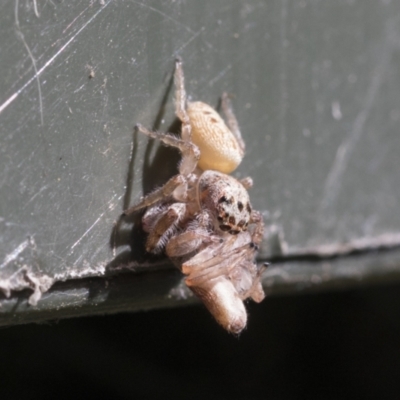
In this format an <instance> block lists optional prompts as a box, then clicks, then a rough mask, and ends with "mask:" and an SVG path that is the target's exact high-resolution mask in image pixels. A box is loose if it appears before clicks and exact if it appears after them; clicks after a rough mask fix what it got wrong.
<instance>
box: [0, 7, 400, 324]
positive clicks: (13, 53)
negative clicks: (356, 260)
mask: <svg viewBox="0 0 400 400" xmlns="http://www.w3.org/2000/svg"><path fill="white" fill-rule="evenodd" d="M0 20H1V23H0V32H1V35H2V42H1V45H0V71H1V76H2V79H1V80H0V131H1V138H2V141H1V143H2V145H1V148H0V171H1V175H0V176H1V178H0V193H1V202H0V226H1V230H0V232H1V234H0V288H1V289H2V291H3V292H4V294H5V295H7V296H8V295H10V296H11V297H10V299H8V300H7V299H6V297H5V296H4V297H1V304H2V313H3V317H2V318H5V320H7V321H9V315H10V314H9V311H10V310H13V312H17V311H18V310H19V308H18V307H21V310H22V309H23V310H26V309H27V308H26V307H31V308H30V309H29V310H31V311H32V310H35V307H32V306H28V305H27V301H28V299H30V300H29V301H30V303H31V304H34V303H36V302H37V301H38V300H39V299H40V297H41V294H42V293H46V291H47V290H48V289H49V288H50V287H51V286H52V285H53V284H54V283H55V282H59V281H67V284H68V285H72V287H73V286H74V285H75V284H76V285H78V283H74V282H72V283H70V281H71V279H75V278H85V277H86V278H87V277H99V276H104V275H106V276H107V275H112V274H113V273H114V272H115V271H118V270H120V269H121V270H123V269H127V268H132V267H134V266H136V263H139V264H140V263H142V262H143V257H142V256H143V254H142V253H141V250H140V249H141V243H142V240H143V237H142V236H141V234H140V232H137V231H136V230H135V229H134V227H133V226H134V224H133V222H134V221H128V222H126V223H121V224H117V226H115V223H116V221H118V218H119V215H120V213H121V211H122V210H123V209H124V208H126V207H127V206H128V205H129V204H131V203H133V202H134V201H135V200H136V199H138V198H139V197H140V195H141V194H142V193H143V191H145V192H146V191H148V190H150V189H151V188H152V187H154V185H157V184H158V183H160V182H163V181H165V179H166V178H167V177H168V176H170V175H171V174H172V173H173V171H174V169H175V167H176V163H177V161H178V156H177V154H176V153H174V152H171V151H169V150H167V149H165V148H161V149H157V146H151V145H149V144H148V142H147V140H146V139H144V138H143V137H133V136H132V131H133V126H134V125H135V123H137V122H141V123H142V124H144V125H145V126H149V127H151V126H157V127H158V128H159V129H160V130H166V129H168V128H171V129H176V127H175V125H174V123H173V122H174V116H173V109H172V97H173V96H172V95H173V93H172V91H171V88H170V85H169V84H170V76H171V72H172V68H173V60H174V58H175V56H176V55H180V56H181V57H182V58H183V60H184V69H185V73H186V84H187V90H188V93H189V94H190V95H191V96H192V97H193V98H196V99H201V100H203V101H206V102H209V103H210V104H217V101H218V97H219V95H220V94H221V92H222V91H224V90H225V91H228V92H230V93H232V94H234V96H235V97H234V101H233V102H234V107H235V111H236V114H237V117H238V120H239V123H240V125H241V129H242V132H243V136H244V138H245V140H246V143H247V155H246V157H245V159H244V160H243V163H242V164H241V166H240V167H239V169H238V170H237V172H235V175H236V176H246V175H250V176H252V177H253V179H254V182H255V185H254V188H253V189H252V190H251V198H252V202H253V206H254V208H256V209H259V210H261V211H263V214H264V218H265V221H266V223H267V224H268V226H270V227H271V228H270V229H269V232H267V234H268V235H269V236H268V237H266V240H265V243H264V246H263V248H262V252H261V255H260V258H261V259H263V258H268V257H270V256H279V257H281V259H283V260H284V259H285V257H286V256H288V257H292V259H293V258H295V257H296V255H299V256H300V257H304V256H314V255H316V256H321V257H322V258H323V257H325V256H328V257H330V256H332V255H335V254H336V253H339V254H342V255H343V254H346V253H349V252H351V251H352V249H355V250H357V251H361V252H362V251H364V250H365V251H368V250H370V249H371V248H373V249H380V248H383V247H386V248H391V247H396V246H398V245H399V243H400V239H399V238H400V213H399V212H397V208H398V199H399V196H400V185H399V184H398V176H399V173H400V164H399V163H398V162H397V160H398V154H399V152H400V135H399V134H398V125H399V120H400V68H399V60H400V57H399V56H400V48H399V45H398V43H399V42H400V4H399V3H398V2H391V1H384V0H382V1H375V0H367V1H356V0H354V1H341V0H340V1H335V2H323V1H316V0H313V1H311V0H309V1H308V0H304V1H289V0H282V1H271V2H265V1H256V0H250V1H245V2H243V1H230V0H225V1H220V2H218V4H216V3H215V2H213V1H211V0H207V1H203V2H202V3H201V5H200V3H198V2H174V1H161V2H160V1H146V2H137V1H118V2H117V1H111V0H109V1H92V2H87V1H75V2H73V3H69V2H63V1H56V0H53V1H48V2H35V1H31V0H20V1H16V0H15V1H11V0H7V1H3V2H2V3H1V5H0ZM343 243H345V247H344V248H343ZM379 254H381V253H379ZM380 259H381V258H380V257H379V256H378V257H377V258H376V259H375V261H376V262H375V263H371V264H368V265H369V269H368V270H365V271H364V272H363V273H365V274H367V275H368V276H372V277H373V276H378V275H379V276H381V274H382V271H386V270H385V265H387V263H386V264H385V262H383V261H382V262H381V263H380V262H379V260H380ZM390 259H391V263H390V268H389V269H390V271H392V272H393V271H394V272H393V273H391V274H388V275H387V276H388V279H393V277H394V276H397V275H398V274H397V275H396V273H395V272H396V271H397V270H396V268H393V265H398V264H399V259H400V258H399V257H398V254H397V252H393V253H391V256H390ZM150 261H151V260H150ZM346 263H347V264H346ZM346 263H345V265H350V264H351V263H352V262H350V261H346ZM296 265H297V264H296ZM351 265H353V264H351ZM354 265H355V264H354ZM291 268H292V267H291ZM293 268H296V267H293ZM293 268H292V269H290V271H291V272H288V274H289V275H280V276H278V275H279V274H277V276H278V278H277V282H278V281H279V285H282V284H283V285H286V286H287V288H288V290H296V288H298V285H299V281H303V282H304V283H305V285H306V286H307V282H310V279H311V278H312V274H311V273H310V272H307V271H308V270H307V269H304V264H303V265H300V266H298V268H303V273H301V276H302V278H301V279H300V278H298V279H297V280H296V279H290V278H291V276H295V275H296V274H294V272H293ZM152 270H153V269H152ZM299 271H300V270H299ZM352 271H353V272H354V274H353V275H352V276H353V278H354V279H353V280H354V281H356V280H357V279H358V277H359V273H358V272H357V271H359V270H357V268H356V269H353V270H352ZM159 274H160V275H156V276H159V277H162V276H163V274H164V272H161V273H159ZM272 275H274V274H272ZM339 275H340V274H339V273H338V275H336V273H335V269H334V270H333V271H331V273H330V275H329V279H327V281H328V282H332V285H335V279H336V278H337V279H338V280H339V281H340V276H339ZM282 276H283V277H285V276H286V277H287V279H284V278H282ZM324 276H325V275H324ZM157 279H158V278H155V281H157ZM160 279H161V278H160ZM162 279H163V280H161V281H160V282H167V281H168V282H169V283H168V284H167V283H164V285H165V286H164V289H162V290H160V291H157V290H155V289H154V293H156V292H157V293H158V294H157V296H156V295H155V296H154V299H153V300H151V299H148V303H146V304H148V305H149V304H151V305H152V306H160V305H161V304H163V303H165V304H166V303H168V300H166V299H167V298H168V296H169V295H170V293H171V290H174V288H175V286H176V285H177V284H178V283H177V282H176V275H175V271H171V275H170V279H169V280H168V279H167V280H165V279H164V278H162ZM268 279H270V278H268ZM314 281H315V282H317V281H318V279H317V278H315V279H314ZM75 282H77V281H75ZM105 282H106V281H104V282H103V283H102V284H106V283H105ZM157 282H158V281H157ZM173 282H175V283H173ZM268 282H269V283H268V287H269V286H270V285H271V283H270V280H268ZM282 282H283V283H282ZM157 285H158V284H157ZM157 285H156V286H157ZM161 285H162V283H161ZM89 286H90V284H89ZM69 287H71V286H68V288H69ZM146 287H147V286H146ZM151 287H152V286H151V285H149V286H148V288H149V289H148V291H147V294H146V296H150V297H151ZM324 287H329V284H326V285H325V286H324ZM24 288H29V291H24V292H22V293H21V292H19V290H22V289H24ZM61 288H62V286H61ZM32 289H33V290H34V292H33V293H34V294H33V295H32ZM175 289H176V290H177V291H179V290H180V289H179V286H178V288H175ZM65 290H66V292H65V296H64V295H63V293H64V292H63V289H60V290H59V291H58V292H57V293H58V295H57V296H58V297H57V296H56V297H54V296H53V297H52V299H53V300H54V299H55V298H56V299H58V300H57V301H53V302H47V303H45V304H47V306H46V307H47V308H46V307H45V306H44V305H43V307H44V308H46V309H48V310H50V311H52V310H54V309H56V308H57V307H60V304H64V305H66V306H68V307H73V304H74V302H73V296H72V297H71V296H69V295H68V294H67V292H68V290H67V289H65ZM149 292H150V295H149V294H148V293H149ZM50 293H54V292H50ZM85 293H86V292H85ZM143 296H144V294H143ZM78 297H79V296H78ZM105 298H107V296H104V299H105ZM139 298H140V295H139V294H138V295H137V297H135V296H133V297H132V298H130V299H129V301H128V300H126V301H125V300H124V296H120V299H121V300H120V301H121V304H122V305H121V304H120V305H119V306H118V307H117V306H115V310H117V309H118V310H121V309H129V308H135V307H136V308H140V306H138V305H140V304H142V303H140V301H139ZM88 299H90V295H88V296H86V294H85V296H84V297H82V298H81V300H80V301H79V302H78V303H79V304H78V303H77V304H78V305H77V307H78V306H79V307H82V305H83V304H89V305H91V304H92V303H90V302H89V300H88ZM41 301H42V302H43V301H44V300H43V299H42V300H39V303H38V305H37V306H36V307H40V304H41ZM103 303H104V304H105V303H106V300H104V301H103V302H99V304H96V306H98V308H97V310H100V311H101V310H102V309H101V304H103ZM43 304H44V303H43ZM135 304H136V306H135ZM168 304H170V303H168ZM112 309H113V308H112V307H111V309H110V310H112ZM90 310H91V309H90V307H89V308H88V309H87V310H86V311H85V312H86V313H89V314H90V313H91V312H94V311H90ZM75 312H76V313H79V311H75ZM59 315H61V316H62V312H61V314H59Z"/></svg>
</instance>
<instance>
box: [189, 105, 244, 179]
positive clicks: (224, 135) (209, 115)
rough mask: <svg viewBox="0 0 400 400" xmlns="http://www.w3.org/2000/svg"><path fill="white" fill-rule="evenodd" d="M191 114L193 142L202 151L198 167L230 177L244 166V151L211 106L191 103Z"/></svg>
mask: <svg viewBox="0 0 400 400" xmlns="http://www.w3.org/2000/svg"><path fill="white" fill-rule="evenodd" d="M187 113H188V115H189V119H190V125H191V128H192V141H193V143H194V144H195V145H196V146H198V147H199V149H200V152H201V156H200V160H199V162H198V166H199V167H200V168H201V169H202V170H203V171H206V170H208V169H212V170H215V171H220V172H223V173H225V174H229V173H230V172H232V171H233V170H235V169H236V167H237V166H238V165H239V164H240V162H241V161H242V158H243V150H242V149H241V148H240V147H239V145H238V142H237V140H236V138H235V137H234V135H233V134H232V132H231V131H230V130H229V128H228V127H227V126H226V124H225V122H224V120H223V119H222V118H221V117H220V115H219V114H218V113H217V112H216V111H215V110H214V109H213V108H212V107H210V106H209V105H208V104H206V103H203V102H201V101H196V102H193V103H188V106H187Z"/></svg>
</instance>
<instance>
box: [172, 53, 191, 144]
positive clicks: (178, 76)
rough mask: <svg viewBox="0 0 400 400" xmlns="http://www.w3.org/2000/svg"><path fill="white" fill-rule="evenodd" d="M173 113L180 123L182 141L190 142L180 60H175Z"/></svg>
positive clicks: (189, 128)
mask: <svg viewBox="0 0 400 400" xmlns="http://www.w3.org/2000/svg"><path fill="white" fill-rule="evenodd" d="M174 80H175V113H176V115H177V117H178V118H179V119H180V120H181V121H182V132H181V136H182V139H183V140H184V141H187V142H191V141H192V134H191V126H190V119H189V116H188V114H187V112H186V91H185V78H184V75H183V69H182V60H181V59H180V58H177V59H176V60H175V76H174Z"/></svg>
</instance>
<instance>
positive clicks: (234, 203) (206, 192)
mask: <svg viewBox="0 0 400 400" xmlns="http://www.w3.org/2000/svg"><path fill="white" fill-rule="evenodd" d="M198 191H199V193H198V195H199V202H200V207H201V208H202V209H205V210H208V211H209V212H210V214H211V215H212V219H213V223H214V226H215V229H216V230H218V229H219V230H221V231H223V232H229V233H230V234H233V235H237V234H238V233H239V232H242V231H246V230H247V226H248V225H249V222H250V215H251V206H250V198H249V194H248V193H247V190H246V189H245V187H244V186H243V185H242V184H241V183H240V182H239V181H238V180H236V179H235V178H233V177H231V176H229V175H226V174H222V173H220V172H217V171H211V170H209V171H205V172H204V173H203V174H202V175H201V176H200V178H199V183H198Z"/></svg>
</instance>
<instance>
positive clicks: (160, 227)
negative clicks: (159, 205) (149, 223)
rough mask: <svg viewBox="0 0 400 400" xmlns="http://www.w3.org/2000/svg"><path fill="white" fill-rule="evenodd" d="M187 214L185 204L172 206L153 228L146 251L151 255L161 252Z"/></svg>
mask: <svg viewBox="0 0 400 400" xmlns="http://www.w3.org/2000/svg"><path fill="white" fill-rule="evenodd" d="M185 213H186V205H185V204H184V203H174V204H172V205H171V206H170V207H169V208H168V209H167V210H166V212H165V213H164V214H163V215H162V216H161V217H160V218H159V219H158V220H157V222H156V223H155V225H154V226H153V227H152V229H151V231H150V233H149V236H148V238H147V242H146V251H148V252H149V253H158V252H159V251H161V250H162V248H163V247H164V245H165V243H166V242H167V240H168V238H169V237H170V236H171V235H172V234H173V233H174V231H175V229H176V225H177V224H178V223H179V221H180V220H182V218H183V217H184V216H185Z"/></svg>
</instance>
